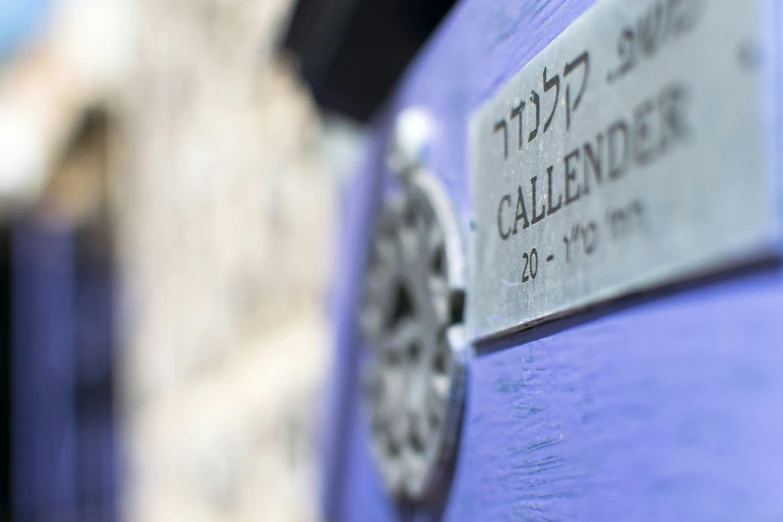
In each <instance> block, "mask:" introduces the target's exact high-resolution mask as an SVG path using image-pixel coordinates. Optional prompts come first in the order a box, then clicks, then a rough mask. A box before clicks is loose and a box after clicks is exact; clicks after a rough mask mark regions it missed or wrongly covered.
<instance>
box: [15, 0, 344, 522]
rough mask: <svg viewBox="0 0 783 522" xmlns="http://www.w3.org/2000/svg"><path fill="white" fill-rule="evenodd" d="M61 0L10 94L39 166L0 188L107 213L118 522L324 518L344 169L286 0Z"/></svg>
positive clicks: (70, 208)
mask: <svg viewBox="0 0 783 522" xmlns="http://www.w3.org/2000/svg"><path fill="white" fill-rule="evenodd" d="M61 3H62V4H63V5H64V6H66V7H65V8H64V9H62V10H61V11H59V12H58V11H57V10H55V13H54V14H53V16H52V20H51V27H50V29H49V31H48V32H49V33H50V36H48V37H47V38H44V39H43V41H42V43H41V44H40V45H38V46H37V48H36V50H35V52H34V53H32V54H31V55H30V57H28V58H26V59H24V60H22V61H21V62H20V63H18V64H15V65H14V68H13V69H12V74H10V76H9V77H11V78H12V81H10V82H6V83H5V84H4V86H5V88H4V89H3V90H1V91H0V134H2V132H3V129H4V128H5V129H8V128H9V127H10V128H29V129H30V131H29V132H30V133H31V136H32V138H31V139H30V143H34V144H36V145H37V146H40V147H41V148H42V150H41V151H36V154H37V155H36V154H32V155H31V156H30V157H34V158H37V159H40V158H44V160H42V161H37V162H36V161H31V160H29V158H26V157H21V158H17V157H15V156H14V161H16V162H17V163H14V164H13V165H11V166H10V167H9V166H8V165H5V166H3V165H0V167H3V168H0V170H1V171H3V173H12V174H14V175H13V176H11V174H9V175H8V176H6V178H7V179H5V180H4V179H0V185H2V183H5V184H6V185H5V186H13V187H16V185H13V184H14V183H17V181H15V180H16V179H17V178H18V179H25V180H32V181H29V182H26V183H27V184H26V185H24V184H22V185H24V186H23V187H22V185H19V186H20V187H22V189H23V190H22V189H19V188H15V189H14V190H17V192H18V193H23V194H24V197H22V198H21V199H23V200H29V199H31V198H33V197H35V194H42V196H39V197H43V201H44V202H45V203H44V204H45V205H49V206H54V207H57V208H60V209H62V211H63V212H65V213H68V214H69V215H70V216H71V217H72V219H74V220H87V219H108V220H109V222H110V225H111V230H112V235H113V238H114V245H115V248H116V251H117V260H118V273H119V274H120V281H119V283H120V288H121V290H122V293H121V296H122V300H121V303H120V305H121V307H120V315H119V325H120V332H121V336H120V352H119V357H120V359H119V363H120V368H121V383H120V385H121V397H122V408H123V413H124V419H123V428H124V430H123V437H124V440H123V441H122V442H123V444H124V448H125V451H126V455H125V469H124V470H123V474H122V492H123V499H122V510H123V519H124V520H129V521H131V520H132V521H145V522H154V521H165V522H172V521H179V520H182V521H188V522H197V521H213V520H214V521H218V520H220V521H231V520H236V521H244V520H248V521H250V520H265V521H267V520H268V521H309V520H315V519H317V506H316V489H317V484H316V480H317V477H316V469H315V467H316V458H317V455H316V451H315V449H314V448H315V443H316V440H315V439H316V432H317V422H318V419H319V418H321V417H322V416H323V415H325V414H326V412H325V411H323V406H324V405H325V402H324V398H323V394H322V393H321V392H322V384H323V379H324V376H325V372H326V369H327V367H328V349H327V344H328V342H327V327H326V324H325V320H324V315H325V306H326V304H325V299H324V294H325V290H326V287H327V279H328V275H329V270H330V266H329V263H330V260H331V259H332V257H333V252H332V251H331V245H332V244H333V241H332V234H333V230H332V228H331V227H332V212H333V208H332V206H333V200H334V199H335V198H334V195H335V191H336V181H335V180H336V178H337V174H338V172H336V169H337V167H335V165H334V162H330V161H329V160H328V155H326V154H324V123H323V121H322V120H321V118H320V117H319V115H318V113H317V111H316V108H315V107H314V105H313V103H312V102H311V100H310V97H309V95H308V93H307V92H306V90H305V89H304V88H303V87H302V86H301V85H300V84H299V83H298V81H297V80H296V75H295V70H294V64H292V63H290V62H288V61H286V59H285V57H281V56H280V55H279V54H278V51H277V46H276V43H277V40H278V38H279V36H280V33H281V31H282V30H284V28H285V25H286V22H287V18H288V16H289V10H290V7H291V6H290V5H289V4H290V2H289V0H263V1H260V2H247V1H241V0H168V1H165V2H161V1H158V0H137V1H133V0H64V1H63V2H61ZM14 86H16V87H14ZM31 86H33V88H31ZM14 89H16V91H14ZM20 93H21V94H20ZM30 97H31V99H30V100H28V101H29V103H27V105H25V104H23V103H22V104H20V100H22V101H24V100H25V99H27V98H30ZM4 101H5V102H6V103H5V105H3V102H4ZM4 107H5V108H6V110H7V111H8V110H11V109H13V110H12V111H11V112H13V111H17V109H18V108H19V107H22V108H23V109H24V110H26V111H27V112H24V110H23V111H22V112H21V113H20V114H17V113H16V112H14V113H13V114H11V115H10V116H9V115H8V114H4V113H2V109H3V108H4ZM9 108H10V109H9ZM17 112H18V111H17ZM95 113H98V114H100V121H101V122H102V123H101V125H100V127H99V130H98V132H99V134H100V136H99V137H98V138H95V137H94V136H93V137H92V138H90V139H88V140H78V139H75V136H76V135H78V134H79V133H80V132H83V128H84V122H85V121H88V120H85V115H86V114H95ZM4 121H5V124H6V127H3V125H4V123H3V122H4ZM20 122H22V124H24V125H27V127H24V125H23V126H22V127H19V125H20ZM80 129H82V130H80ZM12 134H13V133H12ZM14 136H16V137H17V138H18V136H17V135H16V134H14ZM23 137H24V136H23ZM20 150H21V149H20ZM63 158H65V159H64V160H63ZM96 158H99V159H100V161H96ZM339 168H342V167H339ZM14 169H16V170H14ZM14 176H16V177H14ZM2 177H3V176H0V178H2ZM0 189H3V186H0ZM8 191H10V192H12V190H11V189H8ZM47 202H48V203H47ZM98 209H103V210H101V211H99V210H98ZM106 209H108V211H107V210H106Z"/></svg>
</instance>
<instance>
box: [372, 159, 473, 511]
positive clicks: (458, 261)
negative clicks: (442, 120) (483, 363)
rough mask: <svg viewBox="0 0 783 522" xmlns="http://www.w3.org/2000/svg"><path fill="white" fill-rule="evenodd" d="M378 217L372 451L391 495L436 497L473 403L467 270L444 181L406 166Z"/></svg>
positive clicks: (414, 498)
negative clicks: (466, 404)
mask: <svg viewBox="0 0 783 522" xmlns="http://www.w3.org/2000/svg"><path fill="white" fill-rule="evenodd" d="M400 179H401V180H403V183H402V185H403V187H402V194H400V195H399V197H396V198H392V199H390V200H389V201H388V202H387V203H386V204H385V205H384V207H383V209H382V210H381V212H380V215H379V217H378V221H377V224H376V229H375V233H374V236H373V242H372V246H371V252H370V256H369V264H368V267H367V272H366V282H365V289H364V298H363V304H362V312H361V318H360V326H361V331H362V335H363V338H364V342H365V345H366V346H367V348H368V357H367V360H366V364H365V365H364V368H363V370H364V373H363V380H364V385H365V404H366V410H367V414H368V416H369V419H370V426H371V439H372V449H373V452H374V454H375V456H376V460H377V462H378V464H379V467H380V471H381V474H382V476H383V478H384V480H385V482H386V485H387V486H388V489H389V490H390V492H391V493H392V494H393V495H394V496H395V497H397V498H401V499H405V500H408V501H418V500H425V499H427V498H428V497H432V496H433V495H434V494H435V493H436V492H437V491H438V490H439V489H440V488H441V487H442V486H443V485H444V484H445V483H446V481H447V480H448V475H449V473H448V468H449V463H450V460H451V459H452V457H453V454H454V451H455V446H456V442H457V438H458V433H459V425H460V421H461V416H462V404H463V400H464V396H465V373H466V357H467V349H466V346H467V345H466V342H465V335H464V331H463V328H462V320H463V303H464V292H465V260H464V257H465V256H464V254H463V244H462V240H461V237H460V233H459V227H458V225H457V221H456V218H455V216H454V214H453V212H452V211H451V208H450V206H449V203H448V199H447V198H446V195H445V194H444V192H443V190H442V189H441V188H440V186H439V185H438V183H437V182H436V180H435V179H434V178H433V177H431V176H430V175H428V174H427V173H426V172H424V171H422V170H421V169H417V168H410V164H408V166H407V174H406V175H405V176H404V177H402V178H400Z"/></svg>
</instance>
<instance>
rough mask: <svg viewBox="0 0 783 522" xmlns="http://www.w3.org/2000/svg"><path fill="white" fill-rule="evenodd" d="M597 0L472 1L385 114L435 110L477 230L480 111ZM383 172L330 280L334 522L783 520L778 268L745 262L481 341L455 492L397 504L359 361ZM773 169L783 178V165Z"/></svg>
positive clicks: (350, 204) (366, 193)
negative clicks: (336, 307)
mask: <svg viewBox="0 0 783 522" xmlns="http://www.w3.org/2000/svg"><path fill="white" fill-rule="evenodd" d="M592 3H593V2H592V1H591V0H571V1H565V0H561V1H553V0H547V1H544V0H541V1H529V2H515V1H503V2H494V3H487V2H483V1H481V0H466V1H465V2H462V3H461V4H460V5H459V6H458V7H457V9H456V11H455V12H453V13H452V15H451V16H450V18H449V19H448V20H447V21H446V22H445V23H444V24H443V25H442V26H441V29H440V31H439V33H438V34H437V35H436V37H435V38H434V39H433V40H432V41H431V42H430V45H429V46H428V48H427V49H426V50H425V51H424V52H423V53H422V55H420V57H419V60H418V62H417V63H416V64H415V65H414V66H413V68H412V69H411V71H410V72H409V75H408V76H407V78H406V79H405V81H404V82H403V84H402V88H401V89H400V91H399V92H398V93H397V97H396V99H395V101H394V102H393V103H392V104H391V106H390V107H389V114H388V117H387V118H384V119H383V120H382V121H380V122H379V123H378V126H377V128H376V129H375V132H376V139H377V141H376V143H382V140H383V136H384V134H385V133H387V132H388V129H389V127H390V125H391V123H392V122H393V119H392V118H391V116H393V114H394V113H395V112H396V111H397V110H399V109H401V108H404V107H407V106H410V105H416V106H422V107H425V108H427V109H428V110H430V111H431V112H432V114H433V115H434V117H435V120H436V122H437V126H438V132H437V134H436V137H435V139H434V141H433V143H432V145H431V148H430V150H429V156H428V158H429V160H430V164H429V167H430V168H431V170H432V171H433V172H434V173H435V175H436V176H437V177H438V178H439V179H440V180H441V182H442V183H443V185H444V186H445V187H446V189H447V191H448V194H449V198H450V200H451V201H452V203H453V204H454V206H455V208H456V209H457V211H458V212H459V215H460V220H461V224H462V226H463V230H464V232H465V234H466V235H469V234H470V226H469V223H470V209H471V207H472V198H473V196H472V193H471V189H472V187H471V186H470V176H469V174H468V170H467V164H468V163H467V159H468V158H467V133H466V131H465V129H466V125H467V121H468V118H469V115H470V114H471V112H472V111H474V110H475V109H476V108H477V107H478V106H479V105H480V104H481V103H482V102H483V101H484V100H486V99H487V98H488V97H489V96H491V95H492V94H493V93H494V92H497V90H498V89H499V87H500V86H501V85H502V84H503V82H504V81H506V80H507V79H508V78H509V77H511V75H513V74H514V73H515V72H516V71H517V70H519V68H521V67H522V66H523V65H524V64H525V63H527V62H528V61H529V60H530V59H531V58H532V57H533V56H535V54H536V53H537V52H539V51H540V50H541V49H543V48H544V46H546V45H547V44H548V43H549V42H551V41H552V40H553V39H554V38H555V37H556V36H557V35H558V34H559V33H560V32H561V31H562V30H563V29H564V28H565V27H567V26H568V24H569V23H571V22H572V21H573V20H574V19H576V17H577V16H579V14H581V13H582V12H583V11H584V10H585V9H586V8H588V7H589V6H590V5H591V4H592ZM727 3H728V2H726V3H725V4H727ZM725 4H724V5H725ZM769 5H777V3H776V2H769ZM778 11H779V9H778ZM777 14H778V21H777V22H776V24H777V28H778V31H777V34H778V35H779V34H780V31H779V27H780V13H779V12H778V13H777ZM779 49H780V46H779V45H778V46H777V47H773V46H771V45H770V46H769V47H766V48H765V50H766V51H768V53H767V54H765V55H766V56H770V57H776V58H778V59H779V56H778V53H779ZM778 70H780V69H778ZM778 85H780V83H779V82H778ZM779 95H780V93H779V92H778V93H777V96H776V98H777V99H779ZM777 99H776V100H775V101H777ZM768 101H769V102H771V101H772V100H768ZM778 107H779V105H778V104H777V103H776V104H775V105H774V106H770V110H778V111H779V108H778ZM383 170H384V163H383V154H382V148H381V147H376V148H373V149H371V150H370V154H369V157H368V159H367V162H366V164H365V167H364V171H363V172H365V173H366V174H367V175H366V176H362V177H359V178H357V182H356V183H355V184H354V185H353V186H352V190H350V191H348V192H347V197H346V205H345V206H344V213H343V214H344V219H345V223H344V226H345V227H344V229H343V233H344V237H345V240H346V242H347V243H348V244H350V245H351V247H352V248H351V249H343V250H342V251H341V252H344V254H343V259H342V261H341V262H340V264H339V266H340V267H349V268H346V269H345V271H343V272H341V274H342V276H341V277H339V278H338V279H337V281H336V285H337V286H336V293H337V294H338V295H345V297H344V298H343V299H342V300H341V301H340V306H341V308H340V316H339V317H340V321H339V322H338V325H337V332H338V342H339V349H340V353H339V357H340V361H341V363H342V366H341V367H340V370H339V373H338V374H337V375H336V376H335V380H336V382H339V383H340V385H341V386H342V388H341V389H342V390H343V392H344V394H343V401H342V402H340V403H339V404H340V405H341V406H342V409H341V410H337V409H335V411H342V412H343V415H344V416H343V418H342V419H343V423H342V427H341V428H340V429H338V430H336V433H339V435H334V436H333V437H334V440H336V441H346V442H345V445H344V446H340V444H339V443H338V444H336V446H337V447H343V448H344V453H343V454H342V456H341V458H339V459H336V460H335V462H334V463H333V467H332V468H331V469H332V470H333V473H334V475H333V476H342V477H344V481H335V482H334V483H332V484H331V485H332V488H331V490H330V492H331V494H330V496H329V499H330V500H331V502H330V503H328V504H327V507H328V510H329V514H330V516H331V518H332V519H334V520H345V521H357V522H360V521H366V520H373V521H376V522H380V521H392V520H431V519H435V520H439V519H441V512H440V509H442V510H443V512H442V513H443V514H444V516H443V519H445V520H451V521H474V520H493V521H512V520H514V521H516V520H530V521H545V520H551V521H554V520H558V521H560V520H563V521H565V520H568V521H574V520H585V521H595V520H624V521H630V520H638V521H642V520H649V521H653V520H691V521H693V520H704V521H707V520H753V521H761V520H777V519H780V518H781V517H783V501H781V497H780V495H779V492H780V491H781V489H782V488H783V472H782V471H781V466H780V461H781V459H782V458H783V443H782V442H781V441H783V424H782V422H781V418H782V417H781V416H780V406H779V405H780V403H781V401H783V387H782V386H781V382H783V380H782V379H781V377H782V376H783V355H782V354H781V351H780V348H781V346H783V344H782V343H781V338H783V335H782V334H781V327H780V318H781V317H783V280H782V279H781V273H780V269H779V267H776V266H773V267H769V266H767V267H760V266H744V267H742V268H741V269H740V270H737V271H735V272H732V273H729V274H723V275H722V276H721V277H718V278H711V279H709V280H700V281H698V282H695V283H693V284H687V285H681V286H678V287H675V288H670V289H668V290H667V291H666V292H654V293H652V294H649V295H645V296H641V297H639V298H636V299H630V300H623V301H622V302H620V303H617V304H614V305H608V306H604V307H600V308H599V309H597V310H596V311H594V312H590V313H583V314H579V315H577V316H575V317H572V318H570V319H566V320H561V321H557V322H554V323H551V324H548V325H544V326H539V327H537V328H534V329H532V330H530V331H529V332H527V333H524V334H520V335H515V336H511V337H509V338H506V339H504V340H503V341H502V342H496V343H493V344H484V345H480V346H477V347H476V351H477V353H476V357H475V358H474V359H473V361H472V366H471V369H470V379H469V387H468V401H467V409H466V413H465V422H464V426H463V431H462V439H461V446H460V451H459V457H458V459H457V463H456V474H455V477H454V481H453V484H452V488H451V491H450V494H449V495H447V496H444V498H443V499H442V506H438V507H436V508H435V509H421V510H420V511H421V513H419V514H417V515H414V516H410V514H409V513H404V512H401V511H400V510H399V508H398V507H397V506H395V505H394V504H393V503H392V502H391V501H390V500H389V498H388V496H387V495H386V494H385V493H384V491H383V488H382V486H381V483H380V480H379V477H378V474H377V471H376V470H375V466H374V463H373V462H372V458H371V456H370V455H369V453H368V451H367V450H366V446H367V444H366V441H367V429H366V428H365V419H364V418H363V417H362V415H361V411H360V408H359V406H358V400H357V388H356V386H355V382H356V381H355V380H352V379H355V378H356V371H355V365H352V364H351V362H352V361H355V360H356V359H357V358H358V354H359V350H360V347H359V346H357V345H356V344H355V339H356V334H355V314H356V307H357V299H356V298H355V288H356V286H357V285H358V282H357V280H358V278H359V277H361V275H360V272H361V268H360V267H361V266H362V260H361V259H359V258H360V257H361V253H362V252H363V248H362V242H363V241H366V240H367V237H368V229H367V226H366V225H365V223H366V222H367V221H368V220H370V218H371V216H372V215H373V213H374V209H375V208H377V198H378V197H379V192H381V188H380V187H382V185H383V184H382V182H381V180H380V179H378V178H379V177H380V173H382V172H383ZM772 174H773V175H772V176H771V177H772V178H774V179H775V180H777V182H778V183H780V177H781V174H780V170H779V169H778V170H775V171H774V172H773V173H772ZM371 176H375V178H376V181H375V182H374V183H373V182H371V181H369V178H370V177H371ZM350 238H353V239H350ZM356 238H359V239H358V241H357V239H356ZM351 270H353V272H351ZM419 515H420V516H419Z"/></svg>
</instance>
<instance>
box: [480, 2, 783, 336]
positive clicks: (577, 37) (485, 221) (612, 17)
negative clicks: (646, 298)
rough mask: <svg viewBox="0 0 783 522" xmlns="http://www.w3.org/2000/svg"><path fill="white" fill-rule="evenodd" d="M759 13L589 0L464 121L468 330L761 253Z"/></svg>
mask: <svg viewBox="0 0 783 522" xmlns="http://www.w3.org/2000/svg"><path fill="white" fill-rule="evenodd" d="M769 6H770V3H769V2H765V1H763V0H752V1H747V2H743V3H742V7H741V8H740V7H739V5H738V3H737V2H736V0H711V1H710V0H666V1H663V0H661V1H646V2H636V1H633V2H631V1H625V0H599V1H598V2H597V3H596V5H594V6H593V7H592V8H591V9H589V10H588V11H587V12H586V13H585V14H584V16H582V17H581V18H580V19H578V20H577V21H576V22H575V23H573V24H572V26H570V27H569V28H568V29H567V30H566V31H565V32H563V33H562V34H561V35H560V36H558V37H557V38H556V39H555V40H554V41H553V42H552V43H551V44H550V45H549V46H548V47H547V48H545V49H544V50H543V51H542V52H541V53H540V54H539V55H538V56H536V57H535V58H534V59H533V60H531V61H530V62H529V63H528V64H527V65H525V66H524V67H523V68H522V69H521V70H520V71H519V72H518V73H517V74H516V75H515V76H514V77H513V78H512V79H511V80H510V81H509V82H508V83H507V84H506V85H505V86H504V87H503V88H502V89H501V90H500V92H498V93H497V94H496V95H495V96H494V97H493V98H492V99H491V100H489V101H488V102H487V103H486V104H485V105H484V106H482V107H481V108H480V109H479V110H478V111H477V112H476V113H475V114H474V115H473V117H472V119H471V122H470V156H471V165H472V176H473V189H474V202H475V205H474V208H475V230H474V232H473V237H472V245H471V250H472V252H471V263H470V272H471V273H470V284H469V291H468V294H467V295H468V317H467V320H468V324H469V330H470V334H471V335H472V336H473V337H474V338H477V339H481V338H488V337H493V336H497V335H499V334H501V333H504V332H508V331H510V330H514V329H523V328H526V327H529V326H532V325H534V324H536V323H538V322H541V321H543V320H546V319H550V318H553V317H557V316H561V315H564V314H567V313H569V312H571V311H574V310H578V309H580V308H584V307H586V306H589V305H592V304H594V303H596V302H599V301H603V300H607V299H612V298H615V297H619V296H622V295H625V294H628V293H631V292H636V291H639V290H644V289H648V288H652V287H655V286H658V285H661V284H666V283H671V282H674V281H678V280H683V279H685V278H688V277H693V276H694V275H698V274H703V273H705V272H711V271H714V270H717V269H720V268H721V267H724V266H727V265H729V264H734V263H737V262H741V261H744V260H748V259H751V258H754V259H755V258H758V257H759V256H762V255H769V254H770V253H771V251H772V249H773V247H774V244H775V243H776V238H777V237H778V229H777V222H778V214H777V209H776V206H777V197H778V190H777V188H776V185H775V181H774V172H775V165H774V160H775V159H774V157H773V155H772V152H773V147H772V146H771V142H772V138H773V124H772V113H773V111H770V110H769V109H770V100H772V96H771V92H772V85H773V81H772V73H771V69H772V66H771V64H772V61H773V60H772V59H771V57H768V56H764V54H763V52H762V49H772V48H773V46H772V45H769V44H768V43H767V39H768V38H769V35H770V30H769V29H768V28H767V26H766V24H767V20H769V19H771V16H769V13H766V12H765V9H767V8H768V7H769ZM764 107H766V108H767V109H768V110H767V111H766V112H765V111H764Z"/></svg>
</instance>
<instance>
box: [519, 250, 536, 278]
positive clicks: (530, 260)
mask: <svg viewBox="0 0 783 522" xmlns="http://www.w3.org/2000/svg"><path fill="white" fill-rule="evenodd" d="M522 259H524V260H525V268H524V269H523V270H522V282H523V283H527V282H528V281H529V280H531V279H535V278H536V276H537V275H538V251H537V250H536V249H535V248H534V249H533V250H531V251H530V255H528V254H522ZM528 268H529V271H530V276H528V275H527V274H528Z"/></svg>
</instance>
